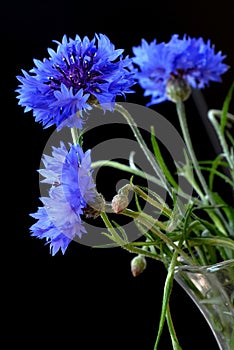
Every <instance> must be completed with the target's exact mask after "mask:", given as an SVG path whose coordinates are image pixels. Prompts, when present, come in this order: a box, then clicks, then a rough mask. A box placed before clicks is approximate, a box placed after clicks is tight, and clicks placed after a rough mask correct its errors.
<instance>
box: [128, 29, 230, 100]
mask: <svg viewBox="0 0 234 350" xmlns="http://www.w3.org/2000/svg"><path fill="white" fill-rule="evenodd" d="M133 53H134V55H135V56H134V57H133V58H132V60H133V63H135V64H136V65H137V73H136V79H137V81H138V82H139V84H140V86H141V87H142V88H143V89H144V90H145V92H144V95H145V96H151V101H150V102H149V103H148V105H152V104H156V103H160V102H163V101H165V100H168V99H169V100H170V99H172V100H173V98H171V96H170V95H168V93H167V92H168V91H167V87H168V84H169V85H170V88H169V91H170V92H171V82H172V83H173V81H176V80H177V79H178V80H179V84H178V82H176V83H175V85H177V87H178V86H179V87H180V88H181V86H182V85H184V86H185V87H186V89H187V90H188V86H190V87H193V88H199V89H200V88H204V87H205V86H208V85H209V83H210V81H217V82H221V75H222V74H223V73H224V72H226V71H227V69H228V66H227V65H226V64H224V63H223V62H222V61H223V59H224V58H225V57H226V56H223V55H222V54H221V52H218V53H215V51H214V47H213V46H212V45H211V43H210V41H209V40H208V41H207V43H205V41H204V40H203V39H202V38H198V39H196V38H190V37H187V36H184V37H183V38H182V39H179V37H178V35H173V36H172V37H171V40H170V41H169V42H167V43H165V42H162V43H157V42H156V40H153V41H152V42H151V43H149V44H148V43H147V42H146V40H144V39H143V40H142V42H141V46H137V47H133ZM182 80H184V83H182ZM181 83H182V84H181ZM184 95H185V96H186V98H187V97H188V93H187V92H186V93H185V94H184ZM184 98H185V97H184Z"/></svg>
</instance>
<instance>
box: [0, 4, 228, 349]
mask: <svg viewBox="0 0 234 350" xmlns="http://www.w3.org/2000/svg"><path fill="white" fill-rule="evenodd" d="M233 18H234V11H233V5H232V1H231V0H223V1H222V2H221V3H217V4H216V3H215V2H213V1H210V0H208V1H200V0H199V1H196V2H189V1H168V0H164V1H160V2H157V1H152V2H150V1H143V2H139V3H136V2H135V1H132V0H129V1H128V0H124V1H123V0H121V1H117V2H111V1H106V2H105V1H96V2H90V1H82V2H81V1H69V0H67V1H65V0H62V1H40V2H26V1H18V2H16V1H15V2H13V1H8V2H4V4H2V5H1V13H0V28H1V29H0V30H1V81H0V86H1V88H0V89H1V91H0V95H1V96H0V98H1V114H2V115H1V121H2V140H3V146H2V151H3V157H2V162H3V164H2V171H1V174H2V192H3V193H6V195H4V197H3V198H5V199H4V200H3V208H4V211H5V212H4V215H3V217H2V230H1V231H2V249H1V251H2V257H3V258H2V273H3V283H2V289H3V291H4V297H2V308H4V309H5V310H6V311H5V312H4V313H2V321H3V325H4V326H3V329H4V335H5V334H6V341H7V346H6V348H7V349H9V348H11V347H16V346H17V347H22V348H24V349H29V348H30V349H34V348H36V347H38V348H40V347H41V348H47V347H48V348H49V347H50V348H52V349H56V348H58V347H63V348H64V349H68V350H70V349H82V350H83V349H84V350H86V349H87V350H90V349H102V350H104V349H121V350H153V345H154V341H155V337H156V334H157V327H158V322H159V315H160V309H161V298H162V292H163V283H164V279H165V276H166V274H165V271H164V268H163V267H162V266H161V264H160V263H158V262H155V261H148V266H147V269H146V270H145V272H144V273H143V274H142V275H140V276H138V277H137V278H133V277H132V275H131V271H130V261H131V258H132V257H133V256H132V255H131V254H130V253H128V252H126V251H124V250H122V249H120V248H112V249H94V248H90V247H87V246H83V245H79V244H77V243H76V242H72V243H71V244H70V246H69V248H68V249H67V252H66V253H65V255H64V256H62V255H61V254H57V255H56V256H54V257H52V256H51V255H50V254H49V247H48V246H45V245H44V244H43V242H42V241H39V240H37V239H35V238H32V237H30V234H29V226H30V225H31V224H32V222H33V221H32V220H31V218H30V217H29V213H31V212H35V211H36V210H37V206H38V205H39V204H40V203H39V200H38V197H39V195H40V193H39V184H38V174H37V172H36V169H38V167H39V164H40V158H41V155H42V151H43V149H44V145H45V143H46V141H47V139H48V137H49V136H50V134H51V132H52V130H51V129H50V130H48V129H47V130H42V127H41V126H40V125H38V124H36V123H35V122H34V118H33V117H32V116H31V115H30V113H27V114H24V112H23V110H22V108H21V107H20V106H18V105H17V100H16V93H15V89H16V88H17V84H18V81H17V79H16V75H18V74H20V73H21V69H22V68H23V69H25V70H29V69H31V68H32V66H33V61H32V60H33V58H38V59H43V57H47V48H48V47H51V46H52V40H58V41H61V39H62V36H63V35H64V34H67V35H68V36H70V37H72V38H74V36H75V34H79V35H80V36H81V37H83V36H84V35H88V36H89V37H90V38H91V37H93V35H94V33H103V34H106V35H107V36H108V37H109V38H110V40H111V41H112V42H113V43H114V45H115V46H116V48H123V49H124V50H125V53H126V54H129V55H131V54H132V51H131V49H132V46H137V45H139V44H140V41H141V38H145V39H146V40H147V41H148V42H149V41H151V40H153V39H154V38H157V40H158V42H160V41H168V40H169V39H170V37H171V35H172V34H175V33H177V34H180V35H183V34H188V35H190V36H195V37H198V36H202V37H203V38H204V39H205V40H208V39H210V40H211V42H212V43H214V44H215V47H216V48H217V51H219V50H221V51H222V53H223V54H225V55H227V58H226V60H225V62H226V63H227V64H228V65H230V66H231V68H230V69H229V71H228V72H227V73H226V74H225V75H224V76H223V84H219V83H212V84H211V86H210V87H209V88H207V89H206V90H204V91H203V96H204V97H205V100H206V102H207V105H208V108H217V109H220V108H221V107H222V103H223V100H224V98H225V96H226V93H227V90H228V88H229V86H230V84H231V82H232V79H233V67H232V66H233V61H234V53H233ZM127 98H128V101H129V102H133V103H138V104H142V105H144V104H145V103H146V102H147V101H146V99H144V98H143V97H142V92H141V91H137V93H136V94H134V95H129V96H128V97H127ZM187 106H188V109H189V111H190V115H191V120H190V122H191V132H192V137H193V141H194V146H195V148H196V150H197V152H198V155H199V157H200V158H204V159H206V158H207V157H208V156H210V155H213V148H212V146H211V143H210V138H209V132H210V131H209V130H207V131H206V130H205V129H204V128H203V126H204V124H203V121H202V118H201V116H200V115H199V114H198V111H197V110H196V107H195V105H194V103H193V100H192V99H191V101H189V102H187ZM152 108H154V109H155V110H156V111H158V112H159V113H162V114H163V115H168V117H169V118H170V121H171V122H172V123H175V124H176V117H175V111H174V106H173V105H172V103H169V102H165V103H163V104H161V105H158V106H153V107H152ZM202 128H203V129H202ZM171 303H172V306H171V307H172V310H173V315H174V321H175V325H176V330H177V333H178V337H179V339H180V341H181V345H182V348H183V349H189V350H193V349H197V348H199V349H200V350H203V349H204V350H207V349H209V350H210V349H212V350H216V349H218V347H217V344H216V342H215V340H214V338H213V335H212V334H211V332H210V329H209V328H208V326H207V324H206V323H205V321H204V319H203V317H202V316H201V314H200V313H199V312H198V310H197V308H196V307H195V306H194V304H193V303H192V302H191V301H190V299H189V298H188V296H187V295H185V293H184V292H183V291H182V290H181V289H180V288H179V287H178V286H177V285H175V289H174V293H173V295H172V300H171ZM2 341H3V340H2ZM170 347H171V345H170V338H169V335H168V333H167V331H166V330H165V332H164V334H163V337H162V340H161V342H160V346H159V350H168V349H170Z"/></svg>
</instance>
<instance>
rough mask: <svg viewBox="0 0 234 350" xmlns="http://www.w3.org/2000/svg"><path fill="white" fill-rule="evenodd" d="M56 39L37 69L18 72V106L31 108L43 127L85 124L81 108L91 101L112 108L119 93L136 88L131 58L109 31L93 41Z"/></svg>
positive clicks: (38, 61)
mask: <svg viewBox="0 0 234 350" xmlns="http://www.w3.org/2000/svg"><path fill="white" fill-rule="evenodd" d="M54 42H55V43H56V44H57V50H56V51H54V50H52V49H51V48H49V49H48V53H49V55H50V57H49V58H45V59H44V60H43V61H40V60H38V59H34V64H35V66H34V68H32V69H31V70H30V71H29V72H26V71H25V70H22V73H23V75H22V76H17V79H18V80H19V81H20V83H21V84H20V85H19V86H18V88H17V90H16V92H18V96H17V98H18V99H19V105H21V106H22V107H25V108H24V111H25V112H28V111H31V110H32V111H33V115H34V117H35V121H36V122H40V123H41V124H42V125H43V127H44V128H47V127H49V126H51V125H56V128H57V129H58V130H59V129H61V128H62V127H64V126H67V127H77V128H79V129H81V128H82V125H83V123H84V117H83V113H84V112H87V111H88V110H90V109H91V108H92V106H93V104H96V103H99V104H100V105H101V107H102V108H103V110H104V111H105V110H106V109H109V110H113V108H114V104H115V101H116V97H117V95H123V96H124V97H125V94H126V93H130V92H134V91H132V90H131V89H130V87H131V86H132V85H133V84H135V80H134V78H133V77H134V73H133V72H132V71H131V69H130V65H131V64H132V61H131V59H130V58H129V57H128V56H126V57H125V58H124V57H123V55H122V53H123V51H124V50H123V49H118V50H116V49H115V47H114V45H113V44H112V43H111V42H110V40H109V39H108V37H107V36H106V35H103V34H99V35H98V34H95V36H94V37H93V39H92V40H89V38H88V37H87V36H85V37H84V38H83V40H82V39H81V38H80V37H79V36H78V35H76V37H75V39H74V40H73V39H71V38H67V36H66V35H64V36H63V38H62V42H61V43H60V42H58V41H54Z"/></svg>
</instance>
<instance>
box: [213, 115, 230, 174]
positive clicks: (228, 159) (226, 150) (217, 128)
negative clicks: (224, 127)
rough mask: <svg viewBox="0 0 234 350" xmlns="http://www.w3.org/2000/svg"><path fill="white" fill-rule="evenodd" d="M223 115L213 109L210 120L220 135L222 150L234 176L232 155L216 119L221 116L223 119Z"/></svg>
mask: <svg viewBox="0 0 234 350" xmlns="http://www.w3.org/2000/svg"><path fill="white" fill-rule="evenodd" d="M221 115H222V111H219V110H216V109H211V110H210V111H209V112H208V118H209V119H210V121H211V123H212V124H213V127H214V129H215V131H216V133H217V135H218V138H219V142H220V144H221V146H222V149H223V151H224V157H225V158H226V159H227V162H228V164H229V166H230V169H231V172H232V175H233V171H234V162H233V160H232V158H231V156H230V153H229V149H228V145H227V143H226V140H225V137H224V133H223V132H222V131H221V128H220V125H219V123H218V122H217V120H216V119H215V116H219V117H221ZM231 116H232V115H231V114H229V113H227V117H229V118H230V117H231ZM232 117H233V116H232Z"/></svg>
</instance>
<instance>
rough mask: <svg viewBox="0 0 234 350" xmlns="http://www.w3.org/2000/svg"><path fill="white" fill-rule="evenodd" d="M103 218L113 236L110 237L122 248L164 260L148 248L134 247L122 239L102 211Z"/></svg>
mask: <svg viewBox="0 0 234 350" xmlns="http://www.w3.org/2000/svg"><path fill="white" fill-rule="evenodd" d="M101 218H102V220H103V222H104V224H105V225H106V227H107V229H108V231H109V232H110V234H111V236H109V238H110V239H111V240H113V241H114V242H116V243H117V244H118V245H119V246H120V247H121V248H123V249H125V250H127V251H129V252H130V253H135V254H142V255H144V256H147V257H149V258H151V259H155V260H159V261H162V260H160V259H159V258H158V257H157V256H156V255H154V254H153V253H151V252H149V251H148V250H145V249H141V248H138V247H134V246H133V245H131V244H129V243H126V242H125V241H124V240H122V239H121V237H120V236H119V235H118V234H117V232H116V230H115V229H114V227H113V226H112V224H111V222H110V220H109V219H108V216H107V215H106V213H105V212H102V213H101ZM143 248H144V247H143Z"/></svg>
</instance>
